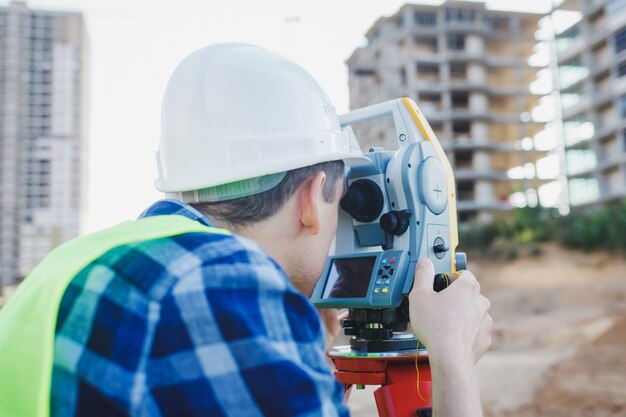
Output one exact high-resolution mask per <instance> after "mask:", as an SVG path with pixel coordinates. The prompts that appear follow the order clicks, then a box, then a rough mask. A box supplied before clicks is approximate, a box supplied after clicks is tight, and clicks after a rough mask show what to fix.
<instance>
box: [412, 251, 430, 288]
mask: <svg viewBox="0 0 626 417" xmlns="http://www.w3.org/2000/svg"><path fill="white" fill-rule="evenodd" d="M434 281H435V267H434V266H433V263H432V262H431V261H430V259H428V258H423V259H420V260H419V262H417V265H416V266H415V279H414V280H413V289H418V288H423V289H429V290H431V291H432V290H433V283H434Z"/></svg>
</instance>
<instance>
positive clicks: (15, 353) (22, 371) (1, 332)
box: [0, 215, 229, 417]
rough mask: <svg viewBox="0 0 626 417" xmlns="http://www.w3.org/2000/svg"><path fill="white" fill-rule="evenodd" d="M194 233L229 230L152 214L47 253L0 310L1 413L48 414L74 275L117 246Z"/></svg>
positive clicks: (18, 416)
mask: <svg viewBox="0 0 626 417" xmlns="http://www.w3.org/2000/svg"><path fill="white" fill-rule="evenodd" d="M193 232H205V233H219V234H229V232H227V231H226V230H222V229H217V228H212V227H207V226H204V225H202V224H200V223H199V222H197V221H194V220H191V219H188V218H186V217H183V216H171V215H170V216H153V217H146V218H143V219H140V220H135V221H128V222H124V223H121V224H119V225H117V226H114V227H112V228H109V229H105V230H102V231H100V232H97V233H94V234H91V235H87V236H84V237H81V238H78V239H74V240H72V241H70V242H67V243H65V244H63V245H61V246H59V247H58V248H57V249H55V250H54V251H52V252H51V253H50V254H49V255H48V256H47V257H46V258H45V259H44V260H43V261H42V262H41V263H40V264H39V265H38V266H37V267H36V268H35V269H34V270H33V272H32V273H31V274H30V275H29V276H28V277H27V278H26V279H25V280H24V282H23V283H22V284H21V285H20V286H19V288H18V289H17V291H16V292H15V294H14V295H13V296H12V297H11V299H10V300H9V302H8V303H7V304H6V305H5V306H4V307H3V308H2V309H0V416H1V417H49V415H50V384H51V379H52V366H53V357H54V337H55V327H56V319H57V313H58V310H59V304H60V303H61V299H62V297H63V294H64V293H65V289H66V288H67V286H68V285H69V283H70V282H71V280H72V279H73V278H74V277H75V276H76V274H78V273H79V272H80V271H81V270H82V269H84V268H85V267H86V266H87V265H89V264H90V263H91V262H92V261H94V260H95V259H97V258H99V257H100V256H102V255H103V254H104V253H106V252H108V251H109V250H111V249H113V248H115V247H117V246H121V245H125V244H128V243H133V242H140V241H146V240H152V239H158V238H163V237H168V236H174V235H180V234H183V233H193Z"/></svg>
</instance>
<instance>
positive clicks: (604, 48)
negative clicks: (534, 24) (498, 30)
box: [551, 0, 626, 210]
mask: <svg viewBox="0 0 626 417" xmlns="http://www.w3.org/2000/svg"><path fill="white" fill-rule="evenodd" d="M551 17H552V20H553V21H554V27H555V28H556V27H558V26H559V25H558V23H559V22H560V21H563V20H567V22H568V24H567V25H566V27H561V28H559V29H557V30H558V32H557V33H556V34H555V42H554V45H553V46H554V48H555V50H556V52H555V54H554V55H556V64H557V65H556V67H555V77H554V78H555V87H556V88H557V89H558V91H559V94H558V102H557V105H559V106H560V108H559V109H558V110H559V111H558V112H557V113H560V115H561V118H562V131H563V147H564V163H565V173H566V175H567V182H568V194H569V203H570V206H571V207H572V209H574V210H575V209H576V208H577V207H578V208H584V207H592V206H598V205H603V204H610V203H613V202H616V201H619V200H621V199H623V198H625V197H626V1H625V0H565V1H561V2H558V4H557V5H555V7H554V9H553V11H552V14H551Z"/></svg>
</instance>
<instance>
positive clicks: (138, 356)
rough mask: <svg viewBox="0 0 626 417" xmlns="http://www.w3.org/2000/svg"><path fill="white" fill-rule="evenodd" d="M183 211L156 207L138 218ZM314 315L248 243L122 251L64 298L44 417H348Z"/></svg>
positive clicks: (218, 239)
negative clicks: (49, 416)
mask: <svg viewBox="0 0 626 417" xmlns="http://www.w3.org/2000/svg"><path fill="white" fill-rule="evenodd" d="M157 214H179V215H185V216H187V217H189V218H193V219H195V220H197V221H200V222H202V223H204V224H208V222H207V221H206V219H203V218H202V217H201V215H199V214H198V213H197V212H195V211H193V209H192V208H191V207H188V206H185V205H184V203H180V202H176V201H170V200H166V201H162V202H159V203H157V204H155V205H154V206H152V207H151V208H150V209H149V210H148V211H146V212H145V213H144V216H148V215H157ZM323 339H324V338H323V331H322V327H321V323H320V320H319V318H318V316H317V312H316V311H315V309H314V308H313V306H312V305H311V304H310V302H309V301H308V300H307V299H306V298H305V297H304V296H302V295H301V294H300V293H299V292H297V291H296V289H295V288H294V287H293V285H292V284H291V282H290V281H289V280H288V278H287V277H286V275H285V274H284V272H283V271H282V269H281V268H280V267H279V266H278V265H277V264H276V263H275V262H274V261H273V260H272V259H270V258H269V257H268V256H267V255H266V254H265V253H263V252H262V251H261V249H260V248H259V247H258V246H257V245H256V244H255V243H253V242H251V241H248V240H246V239H243V238H239V237H237V236H228V235H219V234H207V233H187V234H184V235H179V236H173V237H170V238H163V239H156V240H151V241H146V242H138V243H135V244H129V245H124V246H120V247H117V248H114V249H112V250H111V251H109V252H107V253H106V254H104V255H103V256H101V257H100V258H98V259H96V260H94V261H93V262H92V263H91V264H90V265H89V266H87V267H86V268H85V269H84V270H83V271H81V272H80V273H79V274H78V275H77V276H76V277H75V278H74V279H73V280H72V282H71V283H70V285H69V286H68V288H67V290H66V292H65V294H64V296H63V299H62V301H61V305H60V307H59V313H58V318H57V324H56V335H55V352H54V368H53V374H52V392H51V412H50V415H51V416H52V417H71V416H74V417H101V416H102V417H104V416H106V417H111V416H120V417H123V416H133V417H135V416H136V417H174V416H181V417H182V416H185V417H194V416H238V417H239V416H347V415H348V411H347V409H346V408H345V406H343V405H342V396H343V389H342V387H341V386H340V385H339V383H337V382H336V381H335V379H334V377H333V376H332V374H331V372H330V370H329V368H328V365H327V362H326V360H325V356H324V340H323Z"/></svg>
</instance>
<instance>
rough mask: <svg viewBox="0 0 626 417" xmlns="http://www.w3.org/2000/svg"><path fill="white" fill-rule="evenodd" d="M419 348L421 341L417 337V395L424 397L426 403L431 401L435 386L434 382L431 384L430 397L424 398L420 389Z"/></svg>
mask: <svg viewBox="0 0 626 417" xmlns="http://www.w3.org/2000/svg"><path fill="white" fill-rule="evenodd" d="M419 349H420V341H419V339H417V346H416V347H415V372H416V373H417V383H416V387H417V395H418V396H419V397H420V398H421V399H422V401H424V402H425V403H427V402H430V399H431V398H432V397H433V387H432V384H431V386H430V393H429V394H428V399H426V398H424V397H423V396H422V391H421V390H420V368H419V365H418V363H417V362H418V361H417V356H418V355H419Z"/></svg>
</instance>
